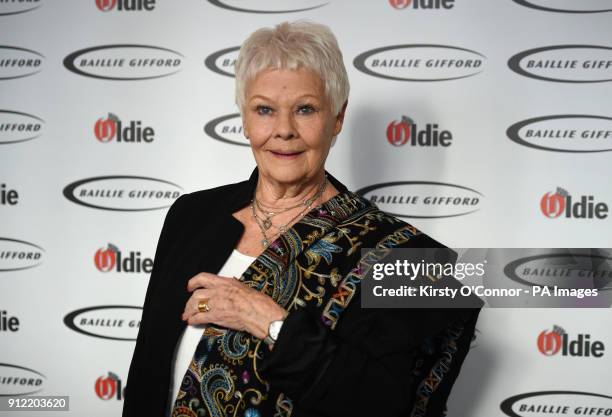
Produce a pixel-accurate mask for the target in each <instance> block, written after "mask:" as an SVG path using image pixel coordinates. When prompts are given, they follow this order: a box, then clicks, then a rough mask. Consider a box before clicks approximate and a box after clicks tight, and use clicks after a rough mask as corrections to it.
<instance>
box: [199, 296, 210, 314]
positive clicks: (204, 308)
mask: <svg viewBox="0 0 612 417" xmlns="http://www.w3.org/2000/svg"><path fill="white" fill-rule="evenodd" d="M208 300H209V299H208V298H205V299H203V300H200V301H198V311H199V312H200V313H206V312H208V311H210V307H209V306H208Z"/></svg>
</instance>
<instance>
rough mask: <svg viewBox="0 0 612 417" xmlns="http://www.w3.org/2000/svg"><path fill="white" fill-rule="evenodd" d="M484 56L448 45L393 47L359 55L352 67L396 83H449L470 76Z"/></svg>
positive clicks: (477, 68)
mask: <svg viewBox="0 0 612 417" xmlns="http://www.w3.org/2000/svg"><path fill="white" fill-rule="evenodd" d="M485 59H486V57H485V56H484V55H482V54H481V53H479V52H476V51H473V50H471V49H465V48H459V47H456V46H448V45H430V44H413V45H392V46H384V47H382V48H377V49H372V50H370V51H366V52H363V53H361V54H359V55H358V56H357V57H356V58H355V59H354V60H353V65H354V66H355V68H357V69H358V70H359V71H361V72H363V73H365V74H368V75H371V76H373V77H379V78H385V79H388V80H396V81H450V80H459V79H461V78H467V77H473V76H474V75H477V74H479V73H481V72H482V71H483V69H484V62H485Z"/></svg>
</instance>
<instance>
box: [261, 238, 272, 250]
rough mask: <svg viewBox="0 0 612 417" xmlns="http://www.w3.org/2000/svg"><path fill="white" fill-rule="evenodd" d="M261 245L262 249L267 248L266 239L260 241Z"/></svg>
mask: <svg viewBox="0 0 612 417" xmlns="http://www.w3.org/2000/svg"><path fill="white" fill-rule="evenodd" d="M261 244H262V245H263V247H264V248H267V247H268V245H269V244H270V242H268V239H262V240H261Z"/></svg>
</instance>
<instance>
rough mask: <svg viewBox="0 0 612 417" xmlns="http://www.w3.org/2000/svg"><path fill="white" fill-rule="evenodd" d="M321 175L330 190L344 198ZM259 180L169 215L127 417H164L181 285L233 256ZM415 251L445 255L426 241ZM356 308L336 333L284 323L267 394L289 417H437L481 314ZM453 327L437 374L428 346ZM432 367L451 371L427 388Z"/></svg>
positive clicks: (304, 318)
mask: <svg viewBox="0 0 612 417" xmlns="http://www.w3.org/2000/svg"><path fill="white" fill-rule="evenodd" d="M327 175H328V178H329V180H330V182H331V183H332V184H333V185H334V186H335V187H336V189H338V190H339V191H340V192H343V191H347V188H346V187H345V186H344V185H343V184H342V183H340V182H339V181H338V180H337V179H336V178H334V177H333V176H332V175H331V174H329V173H327ZM257 177H258V170H257V168H255V169H254V171H253V173H252V174H251V176H250V178H249V179H248V180H247V181H242V182H238V183H234V184H228V185H224V186H220V187H216V188H212V189H208V190H202V191H197V192H194V193H191V194H186V195H183V196H181V197H180V198H179V199H177V200H176V201H175V203H174V204H173V205H172V206H171V208H170V210H169V211H168V213H167V215H166V219H165V221H164V225H163V228H162V231H161V234H160V237H159V242H158V245H157V250H156V253H155V259H154V265H153V271H152V273H151V277H150V281H149V285H148V288H147V292H146V296H145V301H144V306H143V315H142V320H141V324H140V329H139V332H138V337H137V341H136V346H135V349H134V354H133V357H132V362H131V365H130V369H129V374H128V379H127V385H126V388H125V397H124V405H123V416H124V417H140V416H148V417H162V416H165V415H166V410H167V408H168V403H167V402H168V400H169V392H170V390H171V388H172V387H171V385H170V381H171V371H172V369H171V366H172V359H173V353H174V349H175V346H176V343H177V341H178V339H179V337H180V335H181V333H182V331H183V329H184V327H185V323H184V322H183V321H182V320H181V317H180V316H181V313H182V312H183V309H184V306H185V303H186V302H187V300H188V298H189V297H190V295H191V294H190V293H188V292H187V290H186V286H187V281H188V280H189V279H190V278H191V277H193V276H194V275H196V274H197V273H199V272H201V271H208V272H213V273H217V272H218V271H219V270H220V269H221V267H222V266H223V264H224V263H225V261H226V259H227V258H228V257H229V256H230V254H231V252H232V250H233V249H234V248H235V247H236V244H237V243H238V241H239V239H240V237H241V235H242V233H243V231H244V226H243V225H242V223H240V222H239V221H238V220H237V219H236V218H234V217H233V216H232V213H233V212H235V211H237V210H239V209H240V208H243V207H244V206H246V205H247V204H248V203H249V202H250V199H251V196H252V195H253V192H254V190H255V186H256V184H257ZM411 244H412V245H414V247H442V245H441V244H440V243H438V242H436V241H434V240H433V239H431V238H429V237H428V236H427V235H425V234H422V235H419V236H417V237H416V238H414V239H411ZM359 299H360V297H355V298H354V300H353V301H352V302H351V303H350V304H349V307H348V308H347V310H346V311H345V313H344V314H343V316H342V319H341V320H340V321H339V323H338V326H337V328H336V329H335V330H334V331H333V332H331V331H330V330H329V329H328V328H327V327H326V326H323V325H322V324H321V322H320V320H317V319H316V318H315V317H311V316H310V313H309V312H308V311H307V309H301V310H297V311H295V312H292V313H291V314H290V315H289V316H288V317H287V319H286V320H285V323H284V324H283V327H282V329H281V332H280V334H279V337H278V340H277V343H276V344H275V347H274V350H273V351H272V352H271V354H270V355H268V356H267V358H266V359H265V361H264V362H263V363H262V367H261V373H262V375H264V376H265V377H266V380H268V381H269V383H270V386H271V393H274V392H276V393H279V392H282V393H284V394H286V395H287V396H288V397H289V398H291V399H292V401H293V404H294V408H293V413H292V414H291V416H292V417H314V416H317V417H322V416H366V415H381V416H382V415H384V416H389V417H392V416H408V415H414V416H419V415H422V416H429V417H431V416H441V415H443V414H444V409H445V404H446V399H447V397H448V395H449V393H450V389H451V387H452V385H453V383H454V381H455V379H456V377H457V375H458V372H459V369H460V367H461V364H462V363H463V360H464V358H465V355H466V354H467V352H468V350H469V345H470V342H471V339H472V336H473V334H474V326H475V323H476V319H477V316H478V310H450V309H441V310H433V309H389V310H386V309H361V306H360V300H359ZM457 318H461V329H462V330H461V331H460V332H455V334H456V336H457V337H456V340H454V341H453V342H452V344H453V349H454V351H453V354H452V361H450V363H447V362H445V363H442V364H441V365H440V363H439V362H440V357H441V355H440V354H439V352H438V353H436V352H437V351H436V350H435V349H434V348H432V344H434V345H435V344H438V345H439V344H440V343H441V340H443V338H444V333H445V331H446V330H447V329H448V328H449V324H450V323H451V322H453V321H454V320H455V319H457ZM425 345H428V346H425ZM432 349H433V350H432ZM432 352H434V354H432ZM435 366H445V367H446V368H448V369H446V370H445V372H444V373H445V377H444V378H443V379H441V380H439V381H437V382H436V384H435V386H433V387H432V386H431V384H430V383H427V382H426V381H428V379H427V378H428V376H429V378H430V379H429V381H431V375H429V373H430V372H432V369H433V368H434V367H435ZM433 373H435V370H434V371H433ZM424 381H425V382H424ZM411 412H412V414H410V413H411ZM262 417H267V416H262ZM270 417H271V416H270Z"/></svg>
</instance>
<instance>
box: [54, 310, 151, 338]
mask: <svg viewBox="0 0 612 417" xmlns="http://www.w3.org/2000/svg"><path fill="white" fill-rule="evenodd" d="M141 316H142V307H136V306H122V305H109V306H94V307H86V308H81V309H79V310H75V311H73V312H71V313H68V314H66V316H65V317H64V324H65V325H66V326H67V327H68V328H69V329H71V330H74V331H75V332H78V333H81V334H84V335H87V336H92V337H98V338H100V339H108V340H128V341H134V340H136V336H137V335H138V328H139V327H140V318H141Z"/></svg>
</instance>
